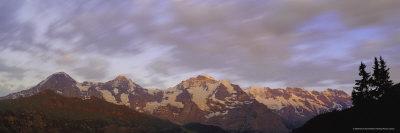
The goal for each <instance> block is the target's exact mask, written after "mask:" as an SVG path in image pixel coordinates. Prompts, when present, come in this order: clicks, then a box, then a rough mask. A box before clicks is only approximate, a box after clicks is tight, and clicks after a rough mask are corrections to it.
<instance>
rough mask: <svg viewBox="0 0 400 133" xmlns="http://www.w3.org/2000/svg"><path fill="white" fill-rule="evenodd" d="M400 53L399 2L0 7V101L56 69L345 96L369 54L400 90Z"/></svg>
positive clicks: (16, 2)
mask: <svg viewBox="0 0 400 133" xmlns="http://www.w3.org/2000/svg"><path fill="white" fill-rule="evenodd" d="M399 51H400V1H399V0H230V1H226V0H198V1H197V0H194V1H189V0H174V1H167V0H160V1H155V0H136V1H134V0H40V1H38V0H0V95H5V94H7V93H10V92H15V91H19V90H21V89H26V88H28V87H30V86H33V85H35V84H37V83H38V82H40V81H41V80H43V79H44V78H46V77H47V76H48V75H50V74H52V73H55V72H58V71H65V72H67V73H68V74H70V75H71V76H72V77H74V78H75V79H77V80H78V81H85V80H89V81H107V80H110V79H113V78H114V77H115V76H117V75H120V74H123V75H126V76H128V77H129V78H132V79H133V80H134V81H135V82H137V83H138V84H140V85H142V86H144V87H151V88H166V87H170V86H173V85H175V84H177V83H179V82H180V81H181V80H184V79H186V78H188V77H192V76H195V75H198V74H208V75H212V76H214V77H216V78H218V79H229V80H231V81H232V82H233V83H235V84H239V85H241V86H243V87H246V86H249V85H257V86H269V87H286V86H296V87H306V88H309V89H316V90H321V89H323V88H327V87H329V88H336V89H343V90H346V91H347V92H349V91H350V90H351V87H352V85H353V81H354V80H355V79H356V78H357V68H358V65H359V63H360V62H361V61H365V62H367V64H370V61H371V60H372V58H373V57H374V56H380V55H381V56H383V57H384V58H385V59H386V60H387V61H388V64H389V67H391V72H392V73H391V76H392V79H393V80H394V81H395V82H399V81H400V54H399Z"/></svg>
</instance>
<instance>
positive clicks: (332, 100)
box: [245, 87, 351, 128]
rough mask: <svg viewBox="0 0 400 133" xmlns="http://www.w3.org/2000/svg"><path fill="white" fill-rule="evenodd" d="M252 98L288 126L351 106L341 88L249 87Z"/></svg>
mask: <svg viewBox="0 0 400 133" xmlns="http://www.w3.org/2000/svg"><path fill="white" fill-rule="evenodd" d="M245 91H246V93H247V94H249V95H250V96H251V97H252V98H254V99H256V100H257V101H258V102H260V103H262V104H264V105H266V106H267V107H268V108H270V109H271V110H273V111H274V112H276V113H277V114H279V115H280V116H281V117H282V118H283V119H284V122H285V123H286V125H288V127H289V128H297V127H299V126H302V125H303V124H304V123H305V122H306V121H307V120H309V119H311V118H312V117H314V116H316V115H318V114H321V113H324V112H329V111H332V110H343V109H346V108H349V107H351V97H350V96H349V95H348V94H347V93H345V92H344V91H341V90H333V89H327V90H325V91H322V92H319V91H307V90H305V89H301V88H286V89H271V88H268V87H250V88H248V89H246V90H245Z"/></svg>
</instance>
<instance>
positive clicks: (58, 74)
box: [48, 72, 74, 80]
mask: <svg viewBox="0 0 400 133" xmlns="http://www.w3.org/2000/svg"><path fill="white" fill-rule="evenodd" d="M48 78H65V79H72V80H74V79H73V78H72V77H71V76H69V75H68V74H67V73H65V72H56V73H53V74H52V75H50V76H49V77H48Z"/></svg>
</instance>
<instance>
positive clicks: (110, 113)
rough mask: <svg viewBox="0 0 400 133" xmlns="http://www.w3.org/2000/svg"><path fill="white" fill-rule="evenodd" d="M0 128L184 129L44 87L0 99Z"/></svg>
mask: <svg viewBox="0 0 400 133" xmlns="http://www.w3.org/2000/svg"><path fill="white" fill-rule="evenodd" d="M0 114H1V116H2V117H0V132H154V133H156V132H157V133H158V132H165V133H170V132H184V131H183V129H182V128H181V127H180V126H178V125H175V124H173V123H171V122H168V121H165V120H161V119H158V118H155V117H153V116H150V115H145V114H141V113H139V112H136V111H134V110H131V109H129V108H127V107H126V106H119V105H115V104H112V103H109V102H105V101H103V100H101V99H97V98H92V99H90V100H82V99H79V98H67V97H63V96H61V95H58V94H56V93H55V92H53V91H50V90H45V91H42V92H40V93H38V94H37V95H33V96H31V97H26V98H20V99H14V100H2V101H0Z"/></svg>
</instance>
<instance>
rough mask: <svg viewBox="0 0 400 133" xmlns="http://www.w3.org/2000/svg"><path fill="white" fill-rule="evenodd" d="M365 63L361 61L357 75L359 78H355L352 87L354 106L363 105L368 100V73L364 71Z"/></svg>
mask: <svg viewBox="0 0 400 133" xmlns="http://www.w3.org/2000/svg"><path fill="white" fill-rule="evenodd" d="M365 68H366V65H365V64H364V63H363V62H361V64H360V67H359V71H360V72H359V74H358V75H359V76H361V79H360V80H356V84H355V87H353V91H352V93H351V95H352V101H353V105H354V106H364V105H366V104H367V103H368V102H369V101H370V96H369V93H370V90H369V84H370V76H371V75H370V74H369V73H368V72H366V71H365Z"/></svg>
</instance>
